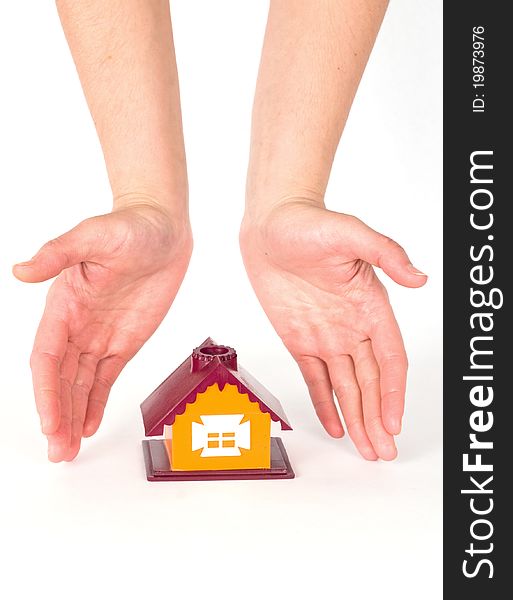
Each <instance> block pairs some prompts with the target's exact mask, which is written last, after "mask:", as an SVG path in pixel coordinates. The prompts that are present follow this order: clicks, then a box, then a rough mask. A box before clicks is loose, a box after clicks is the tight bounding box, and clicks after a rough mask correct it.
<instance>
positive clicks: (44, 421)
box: [41, 417, 51, 435]
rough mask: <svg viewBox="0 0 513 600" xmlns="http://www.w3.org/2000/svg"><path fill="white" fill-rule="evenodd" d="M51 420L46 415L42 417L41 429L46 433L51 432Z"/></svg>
mask: <svg viewBox="0 0 513 600" xmlns="http://www.w3.org/2000/svg"><path fill="white" fill-rule="evenodd" d="M50 427H51V422H50V421H49V420H48V419H47V418H46V417H41V431H42V432H43V433H44V434H45V435H46V434H47V433H49V430H50Z"/></svg>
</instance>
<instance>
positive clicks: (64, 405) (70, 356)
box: [47, 344, 78, 462]
mask: <svg viewBox="0 0 513 600" xmlns="http://www.w3.org/2000/svg"><path fill="white" fill-rule="evenodd" d="M77 368H78V351H77V349H76V347H75V346H73V345H72V344H68V348H67V350H66V354H65V355H64V358H63V360H62V363H61V369H60V388H61V398H60V404H61V409H60V416H61V418H60V421H59V427H58V429H57V431H56V432H55V433H52V434H50V435H48V436H47V437H48V458H49V460H51V461H52V462H59V461H61V460H64V457H65V456H66V454H67V452H68V451H69V448H70V446H71V417H72V406H71V382H72V381H73V380H74V378H75V375H76V372H77Z"/></svg>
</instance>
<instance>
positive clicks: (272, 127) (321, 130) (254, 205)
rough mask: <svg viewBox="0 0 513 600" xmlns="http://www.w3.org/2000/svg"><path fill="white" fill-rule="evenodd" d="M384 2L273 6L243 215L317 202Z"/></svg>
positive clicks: (302, 1) (326, 0)
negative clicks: (292, 201)
mask: <svg viewBox="0 0 513 600" xmlns="http://www.w3.org/2000/svg"><path fill="white" fill-rule="evenodd" d="M387 4H388V2H387V0H321V1H319V2H313V1H311V0H297V1H294V2H285V1H283V0H271V7H270V12H269V20H268V24H267V30H266V35H265V42H264V48H263V52H262V60H261V64H260V71H259V75H258V83H257V89H256V94H255V104H254V108H253V124H252V136H251V153H250V162H249V172H248V183H247V201H246V214H247V215H248V214H249V215H251V216H257V215H259V214H261V213H262V212H266V211H268V210H269V209H270V208H272V206H274V205H276V204H279V203H281V202H284V201H286V200H287V199H289V198H305V199H307V200H309V201H312V202H318V203H322V202H323V198H324V193H325V189H326V186H327V182H328V177H329V174H330V170H331V165H332V162H333V158H334V155H335V151H336V148H337V145H338V142H339V139H340V136H341V134H342V130H343V128H344V125H345V122H346V119H347V116H348V114H349V110H350V107H351V103H352V101H353V98H354V95H355V93H356V89H357V87H358V84H359V82H360V78H361V76H362V73H363V70H364V68H365V65H366V63H367V60H368V57H369V54H370V51H371V49H372V46H373V44H374V40H375V38H376V35H377V33H378V30H379V27H380V25H381V21H382V19H383V16H384V13H385V10H386V6H387Z"/></svg>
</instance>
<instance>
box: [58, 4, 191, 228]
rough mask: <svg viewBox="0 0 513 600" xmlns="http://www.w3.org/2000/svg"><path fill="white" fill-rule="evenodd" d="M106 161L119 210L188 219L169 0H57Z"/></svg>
mask: <svg viewBox="0 0 513 600" xmlns="http://www.w3.org/2000/svg"><path fill="white" fill-rule="evenodd" d="M56 4H57V8H58V11H59V16H60V19H61V22H62V26H63V29H64V32H65V35H66V38H67V40H68V44H69V47H70V50H71V53H72V55H73V59H74V61H75V65H76V67H77V71H78V74H79V77H80V81H81V84H82V88H83V90H84V94H85V96H86V99H87V102H88V105H89V109H90V111H91V115H92V117H93V120H94V123H95V126H96V130H97V132H98V136H99V139H100V143H101V146H102V149H103V153H104V156H105V162H106V166H107V171H108V175H109V180H110V184H111V187H112V193H113V197H114V206H115V207H119V206H124V205H127V204H130V203H131V202H138V201H141V200H142V201H147V202H149V203H157V204H159V205H160V206H161V207H162V208H164V209H165V210H167V211H168V212H169V213H170V214H171V215H172V216H180V217H184V215H185V216H186V215H187V172H186V162H185V151H184V145H183V133H182V123H181V113H180V99H179V87H178V75H177V70H176V62H175V54H174V47H173V38H172V30H171V20H170V16H169V4H168V1H167V0H110V1H109V2H103V1H102V0H57V2H56Z"/></svg>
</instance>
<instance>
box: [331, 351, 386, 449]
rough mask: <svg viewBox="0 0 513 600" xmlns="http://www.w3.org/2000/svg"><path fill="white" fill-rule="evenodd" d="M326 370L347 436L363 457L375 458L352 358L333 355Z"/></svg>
mask: <svg viewBox="0 0 513 600" xmlns="http://www.w3.org/2000/svg"><path fill="white" fill-rule="evenodd" d="M328 371H329V376H330V379H331V382H332V384H333V388H334V390H335V395H336V396H337V399H338V403H339V405H340V409H341V411H342V415H343V417H344V422H345V425H346V429H347V433H348V434H349V437H350V438H351V439H352V440H353V443H354V445H355V446H356V448H357V449H358V451H359V452H360V454H361V455H362V456H363V458H365V459H366V460H377V458H378V455H377V454H376V451H375V450H374V448H373V447H372V443H371V441H370V439H369V436H368V435H367V432H366V431H365V426H364V422H363V411H362V398H361V394H360V387H359V386H358V381H357V380H356V374H355V370H354V364H353V359H352V358H351V357H350V356H347V355H342V356H335V357H333V358H331V359H330V360H329V361H328Z"/></svg>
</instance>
